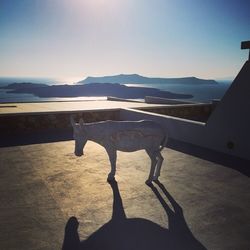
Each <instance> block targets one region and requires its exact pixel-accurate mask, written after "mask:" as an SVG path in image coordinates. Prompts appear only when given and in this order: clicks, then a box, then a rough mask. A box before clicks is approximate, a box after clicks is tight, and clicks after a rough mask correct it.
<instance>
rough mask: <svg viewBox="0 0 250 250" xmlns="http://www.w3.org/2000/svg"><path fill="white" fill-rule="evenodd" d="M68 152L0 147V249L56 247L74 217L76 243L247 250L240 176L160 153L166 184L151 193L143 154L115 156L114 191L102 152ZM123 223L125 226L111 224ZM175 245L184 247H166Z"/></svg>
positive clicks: (63, 145) (70, 145) (64, 145)
mask: <svg viewBox="0 0 250 250" xmlns="http://www.w3.org/2000/svg"><path fill="white" fill-rule="evenodd" d="M73 151H74V142H73V141H65V142H56V143H47V144H36V145H27V146H17V147H6V148H0V173H1V174H0V185H1V188H0V192H1V194H0V197H1V198H0V199H1V202H0V249H3V250H9V249H18V250H22V249H25V250H29V249H31V250H38V249H39V250H40V249H44V250H45V249H51V250H52V249H53V250H55V249H61V247H62V242H63V238H64V228H65V225H66V222H67V220H68V219H69V217H70V216H73V215H74V216H76V217H77V218H78V220H79V223H80V225H79V229H78V231H79V235H80V239H81V240H85V239H86V238H88V237H89V236H90V235H92V237H90V238H92V239H96V240H100V242H101V240H103V238H102V237H101V236H100V235H102V234H103V235H104V236H105V240H110V239H112V237H113V235H115V236H114V238H113V241H114V243H115V239H116V238H117V239H118V240H119V242H120V246H119V247H117V248H112V247H109V248H108V247H107V248H105V247H104V245H103V248H100V249H138V250H139V249H156V250H158V249H203V248H202V247H201V246H202V245H203V246H204V247H205V248H207V249H213V250H215V249H234V250H235V249H239V250H243V249H250V237H249V236H250V213H249V211H250V199H249V198H250V195H249V189H250V182H249V179H248V177H246V176H244V175H242V174H241V173H239V172H237V171H235V170H232V169H229V168H226V167H223V166H220V165H217V164H214V163H212V162H209V161H205V160H202V159H199V158H196V157H193V156H190V155H187V154H184V153H180V152H178V151H174V150H171V149H168V148H165V149H164V150H163V151H162V153H163V156H164V158H165V160H164V163H163V167H162V175H161V177H160V181H161V183H162V185H163V186H161V185H157V184H154V187H152V188H150V187H148V186H147V185H145V184H144V181H145V180H146V178H147V176H148V172H149V165H150V160H149V158H148V156H147V155H146V153H145V152H144V151H137V152H133V153H123V152H119V153H118V160H117V175H116V180H117V183H118V186H116V185H113V186H112V188H113V189H112V188H111V186H110V185H109V183H107V181H106V177H107V174H108V172H109V170H110V167H109V161H108V157H107V155H106V152H105V150H104V149H103V148H102V147H101V146H99V145H97V144H95V143H92V142H88V143H87V145H86V147H85V155H84V156H83V157H76V156H75V155H74V154H73ZM165 189H166V190H165ZM112 190H113V191H112ZM113 192H114V194H115V195H114V199H115V201H116V203H115V204H114V206H113ZM119 195H120V196H119ZM119 197H120V198H121V200H119V199H120V198H119ZM171 197H172V198H171ZM121 202H122V204H123V205H122V204H121ZM169 209H172V211H173V210H174V209H175V212H171V211H170V210H169ZM123 211H124V212H125V214H126V219H125V218H124V217H123V218H122V215H123ZM182 211H183V215H182ZM112 213H113V220H111V217H112ZM122 219H123V222H124V221H125V224H126V226H125V227H123V226H124V225H125V224H124V223H120V224H119V223H116V224H115V226H116V227H115V226H114V224H112V221H116V222H117V221H119V220H122ZM110 220H111V221H110ZM107 222H108V223H107ZM105 223H106V224H105ZM117 225H118V228H117ZM100 227H102V229H100V230H98V229H99V228H100ZM97 230H98V231H97ZM128 231H129V232H130V233H131V234H130V236H129V234H128ZM117 235H118V236H117ZM129 237H136V241H135V242H133V241H130V238H129ZM173 239H175V240H176V244H177V243H181V245H184V247H183V248H177V247H172V248H171V246H173V245H171V244H173V242H172V240H173ZM160 241H161V243H159V242H160ZM90 242H91V241H90ZM144 242H146V243H147V245H146V244H144ZM199 242H200V243H199ZM101 243H102V242H101ZM130 243H131V244H135V245H134V247H129V246H128V244H130ZM158 243H159V244H158ZM102 244H103V243H102ZM157 244H158V245H159V246H160V247H157ZM200 244H202V245H200ZM140 246H143V248H142V247H140ZM152 246H154V247H152ZM195 246H199V247H198V248H195ZM87 249H90V248H87ZM94 249H98V248H94Z"/></svg>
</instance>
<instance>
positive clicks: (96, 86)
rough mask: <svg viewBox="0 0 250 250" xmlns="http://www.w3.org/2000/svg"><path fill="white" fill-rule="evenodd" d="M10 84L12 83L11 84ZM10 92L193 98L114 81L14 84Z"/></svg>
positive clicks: (44, 94)
mask: <svg viewBox="0 0 250 250" xmlns="http://www.w3.org/2000/svg"><path fill="white" fill-rule="evenodd" d="M9 86H10V85H9ZM11 87H12V89H11V90H9V91H8V92H9V93H26V94H34V95H36V96H38V97H78V96H114V97H118V98H128V99H143V98H145V96H156V97H162V98H169V99H187V98H192V97H193V96H192V95H189V94H177V93H172V92H169V91H161V90H159V89H155V88H145V87H127V86H125V85H121V84H112V83H91V84H84V85H52V86H48V85H45V84H44V85H42V86H41V85H40V86H38V87H37V84H19V85H18V84H15V85H14V84H13V85H11Z"/></svg>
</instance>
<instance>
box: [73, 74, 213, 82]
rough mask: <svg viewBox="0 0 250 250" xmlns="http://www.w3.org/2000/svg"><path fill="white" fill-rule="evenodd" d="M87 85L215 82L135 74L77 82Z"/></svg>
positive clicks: (191, 78) (88, 78) (92, 78)
mask: <svg viewBox="0 0 250 250" xmlns="http://www.w3.org/2000/svg"><path fill="white" fill-rule="evenodd" d="M88 83H120V84H128V83H137V84H156V83H157V84H159V83H166V84H167V83H168V84H170V83H172V84H217V82H216V81H215V80H205V79H199V78H196V77H182V78H151V77H145V76H140V75H137V74H129V75H127V74H120V75H114V76H102V77H91V76H89V77H87V78H86V79H84V80H82V81H80V82H78V83H77V84H88Z"/></svg>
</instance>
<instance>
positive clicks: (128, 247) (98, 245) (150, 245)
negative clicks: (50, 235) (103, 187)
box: [62, 181, 206, 250]
mask: <svg viewBox="0 0 250 250" xmlns="http://www.w3.org/2000/svg"><path fill="white" fill-rule="evenodd" d="M156 184H157V185H153V184H152V185H150V188H151V189H152V191H153V192H154V194H155V195H156V197H157V198H158V200H159V202H160V203H161V204H162V206H163V208H164V210H165V211H166V214H167V216H168V221H169V225H168V227H167V225H166V228H164V227H161V226H159V225H158V224H156V223H154V222H152V221H149V220H146V219H142V218H134V219H128V218H127V217H126V214H125V211H124V208H123V204H122V199H121V196H120V192H119V189H118V185H117V182H116V181H112V182H111V183H110V185H111V188H112V190H113V197H114V201H113V214H112V218H111V220H110V221H109V222H107V223H106V224H104V225H103V226H102V227H101V228H99V229H98V230H97V231H96V232H94V233H93V234H92V235H90V236H89V237H88V238H87V239H86V240H85V241H81V242H80V239H79V236H78V232H77V228H78V221H77V219H76V218H75V217H71V218H70V219H69V220H68V222H67V224H66V227H65V237H64V242H63V247H62V249H63V250H77V249H82V250H83V249H86V250H89V249H102V250H113V249H115V250H123V249H124V250H132V249H135V250H149V249H150V250H152V249H156V250H163V249H164V250H167V249H173V250H178V249H185V250H186V249H192V250H193V249H197V250H198V249H206V248H205V247H204V246H203V245H202V244H201V243H200V242H199V241H198V240H197V239H196V238H195V237H194V236H193V234H192V232H191V231H190V230H189V228H188V225H187V223H186V221H185V218H184V215H183V211H182V208H181V207H180V206H179V205H178V203H177V202H176V201H175V200H174V198H173V197H172V196H171V195H170V194H169V193H168V191H167V190H166V188H165V187H164V185H163V184H161V183H160V182H156ZM158 188H160V189H161V190H162V192H163V193H164V196H166V197H165V198H167V199H168V201H169V202H170V204H171V206H172V208H173V210H172V209H171V208H170V207H169V206H168V204H167V203H166V201H165V200H164V198H163V197H162V195H161V194H160V192H159V191H158Z"/></svg>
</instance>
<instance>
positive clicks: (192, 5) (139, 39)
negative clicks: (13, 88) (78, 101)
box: [0, 0, 250, 81]
mask: <svg viewBox="0 0 250 250" xmlns="http://www.w3.org/2000/svg"><path fill="white" fill-rule="evenodd" d="M249 9H250V1H244V0H230V1H226V0H216V1H215V0H213V1H200V0H175V1H174V0H155V1H151V0H136V1H134V0H53V1H50V0H22V1H20V0H0V58H1V60H0V76H10V77H50V78H58V79H69V81H70V79H71V80H72V81H77V80H82V79H84V77H87V76H103V75H115V74H120V73H129V74H132V73H136V74H140V75H144V76H150V77H184V76H196V77H200V78H210V79H214V78H223V77H231V76H235V75H236V74H237V73H238V71H239V69H240V68H241V66H242V64H243V63H244V62H245V61H246V60H247V53H246V51H241V50H240V42H241V41H243V40H249V38H250V32H249V31H250V15H249Z"/></svg>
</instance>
